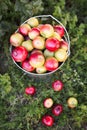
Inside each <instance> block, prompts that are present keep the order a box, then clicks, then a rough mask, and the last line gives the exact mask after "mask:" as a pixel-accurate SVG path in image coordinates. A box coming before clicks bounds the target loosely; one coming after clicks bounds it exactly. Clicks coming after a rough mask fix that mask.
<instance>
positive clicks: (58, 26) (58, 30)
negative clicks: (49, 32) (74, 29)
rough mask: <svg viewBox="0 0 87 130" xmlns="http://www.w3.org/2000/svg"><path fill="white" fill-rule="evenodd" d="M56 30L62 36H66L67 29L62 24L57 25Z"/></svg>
mask: <svg viewBox="0 0 87 130" xmlns="http://www.w3.org/2000/svg"><path fill="white" fill-rule="evenodd" d="M54 31H55V32H57V33H58V34H59V35H60V37H63V36H64V33H65V31H64V28H63V26H62V25H55V26H54Z"/></svg>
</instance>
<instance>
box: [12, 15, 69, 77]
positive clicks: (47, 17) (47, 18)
mask: <svg viewBox="0 0 87 130" xmlns="http://www.w3.org/2000/svg"><path fill="white" fill-rule="evenodd" d="M34 17H36V18H38V19H42V21H44V22H46V21H47V23H50V22H55V23H56V24H60V25H61V26H62V27H63V28H64V30H65V35H64V39H65V41H66V42H67V43H68V50H67V56H69V55H70V39H69V34H68V32H67V30H66V28H65V26H64V25H63V24H62V23H61V22H60V21H59V20H57V19H56V18H54V17H53V16H52V15H39V16H34ZM27 21H28V20H26V21H25V22H24V23H26V22H27ZM24 23H23V24H24ZM23 24H21V25H23ZM51 24H52V23H51ZM17 31H18V30H16V32H17ZM12 49H13V46H12V45H11V46H10V53H11V52H12ZM12 60H13V62H14V63H15V64H16V66H17V67H18V68H19V69H21V70H22V71H23V72H24V73H25V74H27V75H29V76H30V77H34V78H36V77H37V78H43V77H47V76H49V75H50V76H51V74H53V73H55V72H56V71H58V70H59V69H60V68H61V67H62V66H63V64H64V63H65V62H62V63H61V65H60V66H59V67H58V68H57V69H56V70H54V71H51V72H47V73H43V74H37V73H33V72H28V71H26V70H24V69H22V67H21V66H20V65H19V64H18V63H17V62H15V61H14V59H12Z"/></svg>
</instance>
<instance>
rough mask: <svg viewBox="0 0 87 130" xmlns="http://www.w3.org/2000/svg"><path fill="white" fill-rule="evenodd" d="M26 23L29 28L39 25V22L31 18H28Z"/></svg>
mask: <svg viewBox="0 0 87 130" xmlns="http://www.w3.org/2000/svg"><path fill="white" fill-rule="evenodd" d="M27 23H28V24H29V25H30V26H31V27H37V26H38V25H39V21H38V19H37V18H35V17H32V18H29V19H28V21H27Z"/></svg>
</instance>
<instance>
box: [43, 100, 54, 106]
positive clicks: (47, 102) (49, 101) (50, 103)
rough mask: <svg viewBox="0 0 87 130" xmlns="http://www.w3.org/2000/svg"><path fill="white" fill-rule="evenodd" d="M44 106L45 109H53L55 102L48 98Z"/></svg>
mask: <svg viewBox="0 0 87 130" xmlns="http://www.w3.org/2000/svg"><path fill="white" fill-rule="evenodd" d="M43 105H44V107H46V108H51V107H52V105H53V100H52V98H46V99H45V100H44V102H43Z"/></svg>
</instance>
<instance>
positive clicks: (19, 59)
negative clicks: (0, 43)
mask: <svg viewBox="0 0 87 130" xmlns="http://www.w3.org/2000/svg"><path fill="white" fill-rule="evenodd" d="M64 35H65V30H64V28H63V27H62V26H61V25H51V24H49V23H46V24H42V23H39V19H38V18H35V17H33V18H30V19H28V20H27V21H26V22H25V23H23V24H22V25H20V26H19V28H18V30H17V31H16V32H15V33H14V34H12V35H11V36H10V44H11V45H12V52H11V56H12V58H13V60H14V61H15V62H16V63H19V65H20V66H21V67H22V68H23V69H24V70H25V71H28V72H32V73H37V74H41V73H47V72H51V71H54V70H56V69H57V68H58V67H59V66H60V65H61V63H62V62H64V61H65V60H66V59H67V50H68V43H67V42H66V41H65V39H64Z"/></svg>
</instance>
